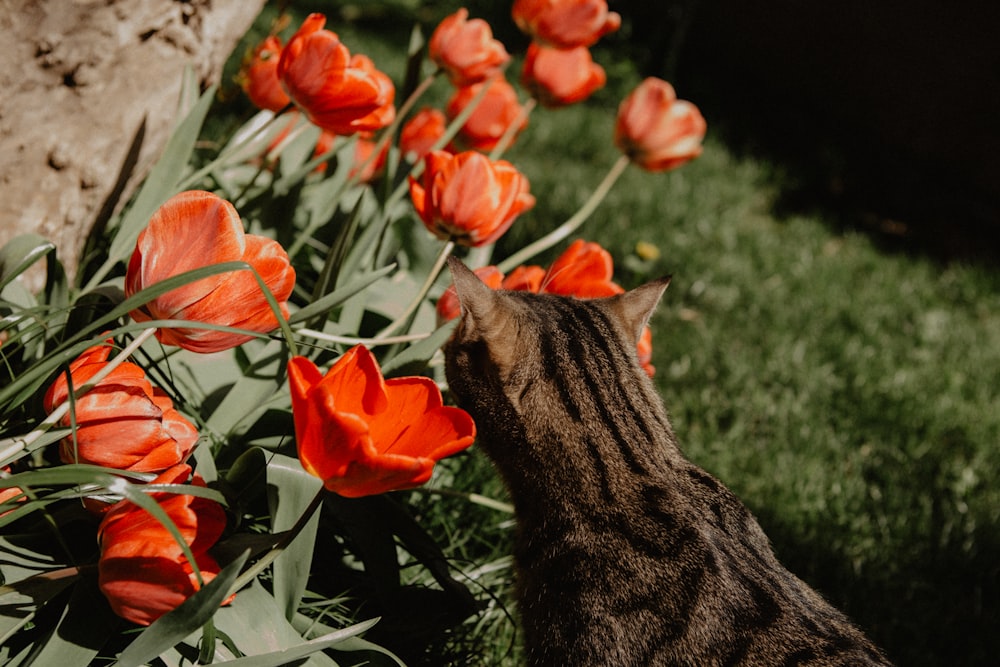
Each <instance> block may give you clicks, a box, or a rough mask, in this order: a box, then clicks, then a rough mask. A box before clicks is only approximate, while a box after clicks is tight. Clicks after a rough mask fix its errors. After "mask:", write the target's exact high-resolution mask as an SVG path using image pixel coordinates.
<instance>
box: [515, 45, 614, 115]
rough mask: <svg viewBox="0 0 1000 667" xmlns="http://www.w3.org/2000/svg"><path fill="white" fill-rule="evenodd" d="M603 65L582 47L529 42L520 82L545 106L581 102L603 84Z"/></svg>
mask: <svg viewBox="0 0 1000 667" xmlns="http://www.w3.org/2000/svg"><path fill="white" fill-rule="evenodd" d="M605 81H606V76H605V74H604V68H603V67H601V66H600V65H598V64H597V63H595V62H594V60H593V58H591V56H590V50H589V49H587V47H585V46H578V47H575V48H570V49H554V48H552V47H550V46H542V45H540V44H536V43H534V42H532V43H531V44H530V45H529V46H528V53H527V54H526V55H525V59H524V68H523V69H522V70H521V83H523V84H524V87H525V88H527V89H528V90H529V91H531V95H532V97H534V98H535V99H536V100H538V101H539V103H541V104H542V106H545V107H550V108H551V107H560V106H566V105H568V104H576V103H577V102H581V101H583V100H585V99H587V98H588V97H590V96H591V94H592V93H593V92H594V91H595V90H597V89H599V88H601V87H603V86H604V83H605Z"/></svg>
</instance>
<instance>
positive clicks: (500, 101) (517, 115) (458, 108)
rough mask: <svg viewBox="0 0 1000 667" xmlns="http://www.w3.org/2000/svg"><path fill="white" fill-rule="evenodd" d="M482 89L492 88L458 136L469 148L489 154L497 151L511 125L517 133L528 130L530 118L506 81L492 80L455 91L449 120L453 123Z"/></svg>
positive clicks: (449, 101) (450, 101) (449, 108)
mask: <svg viewBox="0 0 1000 667" xmlns="http://www.w3.org/2000/svg"><path fill="white" fill-rule="evenodd" d="M482 86H489V88H488V89H487V90H486V93H485V94H484V96H483V98H482V99H481V100H479V102H478V104H477V105H476V108H475V109H474V110H473V111H472V114H471V115H470V116H469V118H468V120H466V121H465V124H464V125H463V126H462V128H461V129H460V130H459V136H460V137H461V138H462V140H463V141H464V142H465V144H466V145H467V147H468V148H472V149H474V150H478V151H484V152H488V151H491V150H493V149H494V148H495V147H496V145H497V144H498V143H499V142H500V138H501V137H502V136H503V135H504V133H505V132H506V131H507V128H508V127H510V126H511V125H512V124H514V123H517V124H518V126H517V130H518V131H521V130H523V129H524V128H525V127H527V125H528V118H527V116H526V115H525V113H524V109H523V108H522V107H521V104H520V103H519V102H518V101H517V91H515V90H514V87H513V86H511V85H510V84H509V83H507V80H506V79H503V78H495V79H490V80H488V81H485V82H483V83H476V84H473V85H471V86H465V87H463V88H459V89H458V90H456V91H455V94H454V95H452V97H451V99H450V100H448V105H447V107H446V110H447V112H448V117H449V118H452V119H454V118H455V116H457V115H458V114H460V113H461V112H462V110H463V109H464V108H465V107H466V106H468V105H469V104H470V103H471V102H472V100H474V99H475V98H476V96H477V95H479V91H480V90H482Z"/></svg>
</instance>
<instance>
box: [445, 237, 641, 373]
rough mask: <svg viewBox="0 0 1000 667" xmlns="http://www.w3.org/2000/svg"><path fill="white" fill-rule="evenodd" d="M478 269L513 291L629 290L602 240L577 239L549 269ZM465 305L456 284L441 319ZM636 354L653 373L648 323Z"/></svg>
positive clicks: (591, 295) (493, 284)
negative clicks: (617, 280)
mask: <svg viewBox="0 0 1000 667" xmlns="http://www.w3.org/2000/svg"><path fill="white" fill-rule="evenodd" d="M475 273H476V275H477V276H479V279H480V280H482V281H483V282H484V283H485V284H486V285H487V286H488V287H490V288H492V289H503V290H512V291H526V292H534V293H536V294H537V293H544V294H561V295H563V296H574V297H577V298H579V299H596V298H600V297H605V296H614V295H615V294H621V293H622V292H624V291H625V290H624V289H623V288H622V287H621V286H620V285H618V284H617V283H615V282H614V281H613V280H612V276H613V275H614V261H613V260H612V258H611V253H609V252H608V251H607V250H605V249H604V248H602V247H601V246H600V245H599V244H597V243H593V242H587V241H584V240H583V239H577V240H576V241H574V242H573V243H571V244H570V246H569V247H568V248H566V250H565V251H564V252H563V253H562V254H561V255H559V257H557V258H556V260H555V261H554V262H552V265H551V266H549V268H548V270H545V269H543V268H542V267H540V266H519V267H517V268H516V269H514V270H513V271H511V272H510V273H509V274H508V275H507V276H504V275H503V273H501V271H500V270H499V269H498V268H497V267H495V266H484V267H482V268H479V269H476V270H475ZM460 312H461V307H460V306H459V303H458V296H457V295H456V294H455V287H454V285H452V286H451V287H449V288H448V289H447V290H445V292H444V294H442V295H441V298H440V299H438V302H437V315H438V320H439V321H442V322H444V321H447V320H451V319H454V318H456V317H458V316H459V314H460ZM636 355H637V357H638V359H639V364H640V365H641V366H642V367H643V369H644V370H645V371H646V373H647V374H649V375H650V376H652V375H653V374H654V373H655V372H656V369H655V368H654V367H653V364H652V363H651V362H652V358H653V334H652V332H651V331H650V329H649V327H648V326H647V327H646V328H645V329H643V331H642V336H641V337H640V339H639V344H638V348H637V350H636Z"/></svg>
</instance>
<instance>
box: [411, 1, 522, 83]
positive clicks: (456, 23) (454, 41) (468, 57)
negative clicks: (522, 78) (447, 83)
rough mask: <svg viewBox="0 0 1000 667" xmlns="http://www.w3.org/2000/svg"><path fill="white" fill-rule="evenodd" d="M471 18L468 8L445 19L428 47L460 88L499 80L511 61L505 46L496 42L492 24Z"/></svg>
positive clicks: (433, 58)
mask: <svg viewBox="0 0 1000 667" xmlns="http://www.w3.org/2000/svg"><path fill="white" fill-rule="evenodd" d="M468 17H469V11H468V10H467V9H464V8H463V9H459V10H458V11H457V12H455V13H454V14H452V15H450V16H447V17H445V19H444V20H443V21H441V23H440V24H438V27H437V28H436V29H435V30H434V33H433V34H432V35H431V39H430V41H429V42H428V44H427V53H428V55H429V56H430V59H431V60H432V61H434V63H435V64H436V65H437V66H438V67H440V68H441V69H442V70H443V71H444V72H445V73H446V74H447V75H448V78H449V79H450V80H451V82H452V83H453V84H454V85H456V86H468V85H471V84H473V83H479V82H480V81H483V80H484V79H487V78H490V77H493V76H496V75H497V74H499V72H500V69H501V68H502V67H503V66H504V65H506V64H507V61H509V60H510V54H508V53H507V50H506V49H505V48H504V47H503V44H501V43H500V42H499V41H497V40H495V39H493V31H492V30H490V24H489V23H487V22H486V21H484V20H482V19H472V20H468Z"/></svg>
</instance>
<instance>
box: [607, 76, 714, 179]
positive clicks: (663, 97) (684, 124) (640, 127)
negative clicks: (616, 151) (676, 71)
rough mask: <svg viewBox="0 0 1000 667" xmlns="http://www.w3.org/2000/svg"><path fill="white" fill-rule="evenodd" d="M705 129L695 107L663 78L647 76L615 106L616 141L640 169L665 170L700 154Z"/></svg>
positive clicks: (702, 119)
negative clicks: (616, 108)
mask: <svg viewBox="0 0 1000 667" xmlns="http://www.w3.org/2000/svg"><path fill="white" fill-rule="evenodd" d="M705 130H706V124H705V119H704V118H703V117H702V115H701V112H700V111H698V107H696V106H695V105H694V104H691V103H690V102H687V101H685V100H678V99H677V95H676V94H675V93H674V88H673V86H671V85H670V84H669V83H667V82H666V81H663V80H662V79H657V78H654V77H650V78H648V79H646V80H644V81H643V82H642V83H640V84H639V86H638V87H637V88H636V89H635V90H633V91H632V92H631V93H630V94H629V95H628V97H626V98H625V100H623V101H622V103H621V105H620V106H619V107H618V118H617V120H616V122H615V144H616V145H617V146H618V148H620V149H621V150H622V152H623V153H625V155H627V156H628V157H629V159H630V160H632V162H634V163H635V164H637V165H639V166H640V167H642V168H643V169H647V170H649V171H666V170H668V169H675V168H677V167H679V166H681V165H682V164H684V163H685V162H687V161H689V160H692V159H694V158H696V157H698V156H699V155H701V150H702V147H701V142H702V139H704V138H705Z"/></svg>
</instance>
